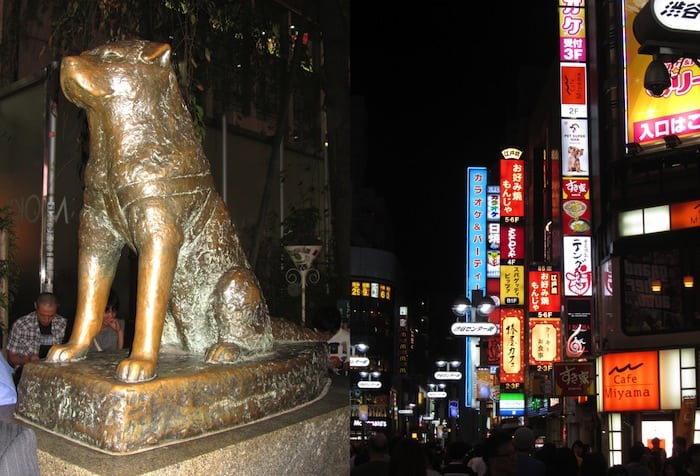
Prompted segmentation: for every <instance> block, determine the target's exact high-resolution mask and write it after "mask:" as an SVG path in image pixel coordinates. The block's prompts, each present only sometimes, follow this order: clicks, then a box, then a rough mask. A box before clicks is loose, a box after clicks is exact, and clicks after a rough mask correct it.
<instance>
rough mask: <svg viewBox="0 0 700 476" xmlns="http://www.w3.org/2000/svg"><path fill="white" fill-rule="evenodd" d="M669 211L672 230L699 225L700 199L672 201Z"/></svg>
mask: <svg viewBox="0 0 700 476" xmlns="http://www.w3.org/2000/svg"><path fill="white" fill-rule="evenodd" d="M670 213H671V229H672V230H680V229H683V228H695V227H696V226H700V201H698V200H694V201H692V202H683V203H672V204H671V206H670Z"/></svg>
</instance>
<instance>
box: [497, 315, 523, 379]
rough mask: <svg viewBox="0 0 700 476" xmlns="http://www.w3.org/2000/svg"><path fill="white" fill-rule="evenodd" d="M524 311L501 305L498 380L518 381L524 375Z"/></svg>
mask: <svg viewBox="0 0 700 476" xmlns="http://www.w3.org/2000/svg"><path fill="white" fill-rule="evenodd" d="M524 334H525V311H524V310H523V309H521V308H504V307H501V359H500V364H501V369H500V381H501V382H502V383H505V382H513V383H520V382H524V381H525V376H524V370H523V367H524V358H523V352H524V348H523V347H524V339H525V336H524Z"/></svg>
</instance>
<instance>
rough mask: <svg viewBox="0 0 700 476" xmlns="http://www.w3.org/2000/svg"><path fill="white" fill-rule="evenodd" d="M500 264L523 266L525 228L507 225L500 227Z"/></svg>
mask: <svg viewBox="0 0 700 476" xmlns="http://www.w3.org/2000/svg"><path fill="white" fill-rule="evenodd" d="M500 230H501V242H500V249H501V253H500V254H501V264H523V262H524V259H525V227H524V226H522V225H511V224H508V223H505V224H502V225H501V226H500Z"/></svg>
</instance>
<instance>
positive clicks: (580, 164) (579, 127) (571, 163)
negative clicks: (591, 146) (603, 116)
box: [561, 119, 591, 177]
mask: <svg viewBox="0 0 700 476" xmlns="http://www.w3.org/2000/svg"><path fill="white" fill-rule="evenodd" d="M561 150H562V153H563V155H564V160H562V161H561V166H562V175H565V176H584V177H586V176H588V174H589V172H590V170H591V168H590V161H589V159H588V157H589V156H590V153H589V150H588V120H587V119H562V120H561Z"/></svg>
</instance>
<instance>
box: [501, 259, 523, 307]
mask: <svg viewBox="0 0 700 476" xmlns="http://www.w3.org/2000/svg"><path fill="white" fill-rule="evenodd" d="M500 284H501V292H500V296H501V304H502V305H504V304H505V305H510V306H513V305H517V304H524V303H525V267H524V266H504V265H501V283H500Z"/></svg>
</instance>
